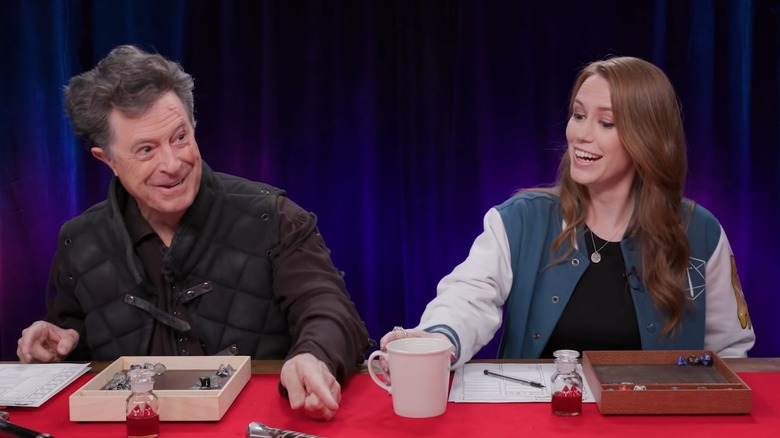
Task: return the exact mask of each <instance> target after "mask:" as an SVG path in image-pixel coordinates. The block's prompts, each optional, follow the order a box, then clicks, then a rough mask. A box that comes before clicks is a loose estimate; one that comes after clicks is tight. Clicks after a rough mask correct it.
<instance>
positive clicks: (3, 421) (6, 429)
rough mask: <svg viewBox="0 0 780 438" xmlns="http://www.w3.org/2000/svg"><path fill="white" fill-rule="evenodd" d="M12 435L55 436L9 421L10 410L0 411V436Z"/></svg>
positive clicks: (28, 437) (21, 436)
mask: <svg viewBox="0 0 780 438" xmlns="http://www.w3.org/2000/svg"><path fill="white" fill-rule="evenodd" d="M2 435H5V436H8V435H11V436H16V437H19V438H54V437H53V436H51V435H49V434H48V433H43V432H36V431H34V430H32V429H28V428H26V427H22V426H19V425H18V424H14V423H11V422H10V421H8V412H5V411H0V436H2Z"/></svg>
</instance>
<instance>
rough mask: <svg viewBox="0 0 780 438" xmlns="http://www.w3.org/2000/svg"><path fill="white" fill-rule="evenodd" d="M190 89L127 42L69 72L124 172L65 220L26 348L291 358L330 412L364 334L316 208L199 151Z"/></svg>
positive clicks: (298, 378)
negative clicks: (221, 169)
mask: <svg viewBox="0 0 780 438" xmlns="http://www.w3.org/2000/svg"><path fill="white" fill-rule="evenodd" d="M192 89H193V80H192V77H191V76H190V75H189V74H187V73H185V72H184V71H183V70H182V69H181V67H180V66H179V65H178V64H176V63H174V62H171V61H169V60H167V59H165V58H164V57H162V56H160V55H158V54H150V53H146V52H143V51H141V50H139V49H138V48H135V47H132V46H120V47H117V48H116V49H114V50H113V51H112V52H111V53H110V54H109V55H108V56H106V58H104V59H103V60H102V61H100V62H99V63H98V65H97V66H96V67H95V68H94V69H92V70H90V71H88V72H86V73H83V74H81V75H78V76H76V77H74V78H72V79H71V81H70V83H69V84H68V86H67V87H66V90H65V102H66V108H67V111H68V116H69V117H70V119H71V121H72V123H73V126H74V128H75V131H76V134H77V135H78V136H79V137H81V138H82V139H84V140H85V142H86V144H87V147H89V148H90V151H91V153H92V155H94V156H95V158H97V159H98V160H100V161H102V162H104V163H105V164H106V165H107V166H108V167H109V168H110V169H111V170H112V171H113V173H114V175H115V178H113V180H112V182H111V184H110V187H109V194H108V199H107V200H106V201H103V202H101V203H98V204H97V205H95V206H93V207H92V208H90V209H89V210H87V211H86V212H84V213H83V214H81V215H80V216H77V217H76V218H74V219H72V220H70V221H68V222H67V223H66V224H65V225H64V226H63V227H62V229H61V231H60V235H59V239H58V248H57V253H56V254H55V257H54V261H53V264H52V274H51V282H52V284H53V285H54V286H55V287H56V295H55V296H54V297H53V299H52V300H51V302H50V303H49V309H48V314H47V315H46V317H45V319H44V320H43V321H36V322H35V323H33V324H32V325H31V326H30V327H28V328H27V329H25V330H24V331H22V336H21V338H20V339H19V342H18V345H19V347H18V350H17V354H18V356H19V359H20V360H21V361H22V362H50V361H58V360H63V359H67V360H113V359H116V358H117V357H119V356H132V355H204V354H206V355H214V354H242V355H243V354H245V355H251V356H252V357H253V358H254V359H282V358H284V359H286V361H285V363H284V365H283V367H282V370H281V378H280V383H281V385H282V387H283V388H280V389H282V391H283V392H285V391H286V392H287V394H288V396H289V401H290V405H291V407H292V408H293V409H299V408H303V409H304V410H305V411H306V412H307V413H308V414H309V415H310V416H312V417H314V418H318V419H326V420H327V419H331V418H332V417H333V416H334V415H335V413H336V411H337V410H338V403H339V400H340V398H341V386H340V384H339V382H340V381H342V382H343V380H344V379H345V378H346V377H347V376H348V375H349V374H350V373H352V372H353V371H354V370H355V369H356V366H357V365H358V364H359V363H361V362H362V361H363V354H364V352H365V350H366V349H367V347H368V342H369V338H368V333H367V331H366V329H365V326H364V324H363V322H362V321H361V319H360V317H359V315H358V314H357V311H356V310H355V307H354V305H353V303H352V302H351V301H350V298H349V296H348V294H347V292H346V288H345V285H344V281H343V279H342V276H341V274H340V272H339V271H338V270H337V269H336V268H335V267H334V266H333V264H332V262H331V260H330V256H329V253H328V249H327V247H326V246H325V243H324V241H323V240H322V237H321V236H320V234H319V232H318V230H317V227H316V218H315V217H314V215H312V214H310V213H308V212H306V211H304V210H303V209H301V208H300V207H299V206H298V205H296V204H295V203H293V202H292V201H291V200H289V199H288V198H287V197H286V196H285V194H284V192H283V191H282V190H279V189H277V188H274V187H271V186H268V185H265V184H261V183H255V182H251V181H247V180H244V179H241V178H238V177H234V176H230V175H226V174H220V173H216V172H213V171H211V170H210V169H209V168H208V166H206V164H205V163H203V162H202V161H201V157H200V153H199V150H198V144H197V142H196V141H195V137H194V131H195V129H194V128H195V120H194V116H193V115H194V104H193V96H192Z"/></svg>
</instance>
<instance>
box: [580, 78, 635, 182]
mask: <svg viewBox="0 0 780 438" xmlns="http://www.w3.org/2000/svg"><path fill="white" fill-rule="evenodd" d="M566 140H567V142H568V144H569V149H568V154H569V159H570V160H571V168H570V172H571V177H572V179H573V180H574V181H575V182H577V183H579V184H582V185H584V186H586V187H588V190H589V191H590V193H591V195H594V194H598V193H604V192H609V191H615V190H619V191H621V192H624V191H623V190H620V189H621V188H622V189H625V192H627V191H628V189H629V188H630V186H631V183H632V181H633V179H634V173H635V168H634V162H633V160H632V159H631V157H630V156H629V155H628V152H627V151H626V148H625V147H623V143H622V142H621V141H620V137H619V136H618V131H617V127H616V126H615V119H614V117H613V114H612V100H611V98H610V91H609V83H607V80H606V79H604V78H603V77H601V76H599V75H592V76H590V77H589V78H588V79H586V80H585V82H583V84H582V86H581V87H580V89H579V90H578V91H577V95H576V96H575V97H574V104H573V106H572V115H571V118H570V119H569V123H568V124H567V125H566Z"/></svg>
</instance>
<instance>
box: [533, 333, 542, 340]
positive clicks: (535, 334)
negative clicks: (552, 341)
mask: <svg viewBox="0 0 780 438" xmlns="http://www.w3.org/2000/svg"><path fill="white" fill-rule="evenodd" d="M539 339H542V335H540V334H539V333H534V341H538V340H539Z"/></svg>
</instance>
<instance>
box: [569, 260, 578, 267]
mask: <svg viewBox="0 0 780 438" xmlns="http://www.w3.org/2000/svg"><path fill="white" fill-rule="evenodd" d="M571 265H572V266H579V265H580V259H571Z"/></svg>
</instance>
